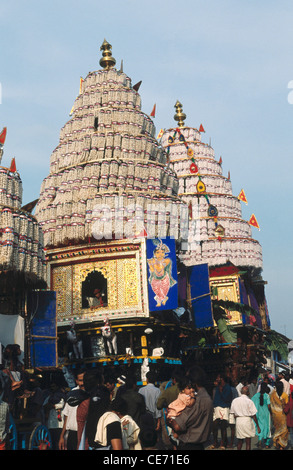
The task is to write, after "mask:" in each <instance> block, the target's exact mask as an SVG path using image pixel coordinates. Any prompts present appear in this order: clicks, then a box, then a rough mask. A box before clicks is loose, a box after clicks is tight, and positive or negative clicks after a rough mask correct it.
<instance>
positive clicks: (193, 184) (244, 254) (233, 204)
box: [161, 127, 262, 268]
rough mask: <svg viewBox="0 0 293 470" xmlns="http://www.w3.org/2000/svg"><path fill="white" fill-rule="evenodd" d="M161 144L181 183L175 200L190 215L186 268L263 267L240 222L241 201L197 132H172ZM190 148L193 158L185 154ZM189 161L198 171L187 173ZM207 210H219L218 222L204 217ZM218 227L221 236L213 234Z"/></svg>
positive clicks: (256, 245)
mask: <svg viewBox="0 0 293 470" xmlns="http://www.w3.org/2000/svg"><path fill="white" fill-rule="evenodd" d="M178 131H179V132H178ZM180 135H181V138H180ZM182 136H183V137H184V139H183V138H182ZM161 143H162V146H163V147H164V148H165V149H166V152H167V153H168V157H169V160H170V167H171V168H172V169H173V170H174V171H175V173H176V175H177V177H178V180H179V189H178V195H179V196H180V197H181V198H182V200H183V201H184V202H186V203H187V204H188V206H189V210H190V214H192V216H191V218H192V220H191V221H190V223H189V237H188V242H187V243H185V244H184V248H185V250H184V251H182V252H181V253H180V258H181V260H182V261H183V262H184V263H185V264H186V265H188V266H192V265H195V264H201V263H208V264H209V265H210V266H218V265H223V264H226V263H227V262H231V263H233V264H234V265H236V266H244V267H251V268H262V249H261V246H260V244H259V242H258V241H257V240H254V239H253V238H252V233H251V226H250V225H249V223H248V222H247V221H245V220H243V219H242V209H241V202H240V201H239V199H238V198H237V196H234V195H233V193H232V184H231V181H230V178H228V177H224V176H223V173H222V167H221V163H220V162H218V161H216V160H215V157H214V150H213V149H212V147H211V146H210V145H207V144H205V143H202V142H201V133H200V132H199V131H198V130H197V129H195V128H191V127H182V128H172V129H168V130H166V131H165V132H164V134H163V136H162V140H161ZM188 149H190V150H192V152H193V155H188ZM192 158H193V160H194V163H195V165H196V167H197V170H198V171H196V172H195V173H192V172H191V170H190V166H191V164H192V161H193V160H192ZM199 177H200V178H199ZM199 180H201V181H202V182H203V183H204V185H205V191H203V192H201V191H198V188H197V183H198V182H199ZM210 205H212V206H215V207H216V209H217V212H218V213H217V217H216V218H215V217H213V216H210V215H209V214H208V209H209V206H210ZM217 227H218V228H223V229H224V232H222V233H220V234H219V233H217V231H216V228H217Z"/></svg>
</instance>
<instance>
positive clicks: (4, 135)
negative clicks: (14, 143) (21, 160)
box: [0, 127, 7, 145]
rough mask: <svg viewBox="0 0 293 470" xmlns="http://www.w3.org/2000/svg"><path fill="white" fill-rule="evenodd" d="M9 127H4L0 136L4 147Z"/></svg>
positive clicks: (0, 141) (0, 143)
mask: <svg viewBox="0 0 293 470" xmlns="http://www.w3.org/2000/svg"><path fill="white" fill-rule="evenodd" d="M6 133H7V127H4V128H3V130H2V132H1V134H0V145H4V142H5V139H6Z"/></svg>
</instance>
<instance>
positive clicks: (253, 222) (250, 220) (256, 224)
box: [248, 214, 260, 230]
mask: <svg viewBox="0 0 293 470" xmlns="http://www.w3.org/2000/svg"><path fill="white" fill-rule="evenodd" d="M248 223H249V225H252V226H253V227H256V228H258V229H259V230H260V228H259V225H258V222H257V220H256V217H255V215H254V214H252V216H251V217H250V219H249V222H248Z"/></svg>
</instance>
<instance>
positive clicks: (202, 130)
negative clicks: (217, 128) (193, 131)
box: [199, 124, 205, 132]
mask: <svg viewBox="0 0 293 470" xmlns="http://www.w3.org/2000/svg"><path fill="white" fill-rule="evenodd" d="M199 132H205V130H204V128H203V125H202V124H201V125H200V126H199Z"/></svg>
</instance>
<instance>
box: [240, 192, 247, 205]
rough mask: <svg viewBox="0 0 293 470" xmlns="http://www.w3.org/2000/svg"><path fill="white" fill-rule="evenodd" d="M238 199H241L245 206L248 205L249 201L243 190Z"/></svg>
mask: <svg viewBox="0 0 293 470" xmlns="http://www.w3.org/2000/svg"><path fill="white" fill-rule="evenodd" d="M238 199H240V201H243V202H245V204H247V199H246V196H245V193H244V191H243V189H241V191H240V193H239V195H238Z"/></svg>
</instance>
